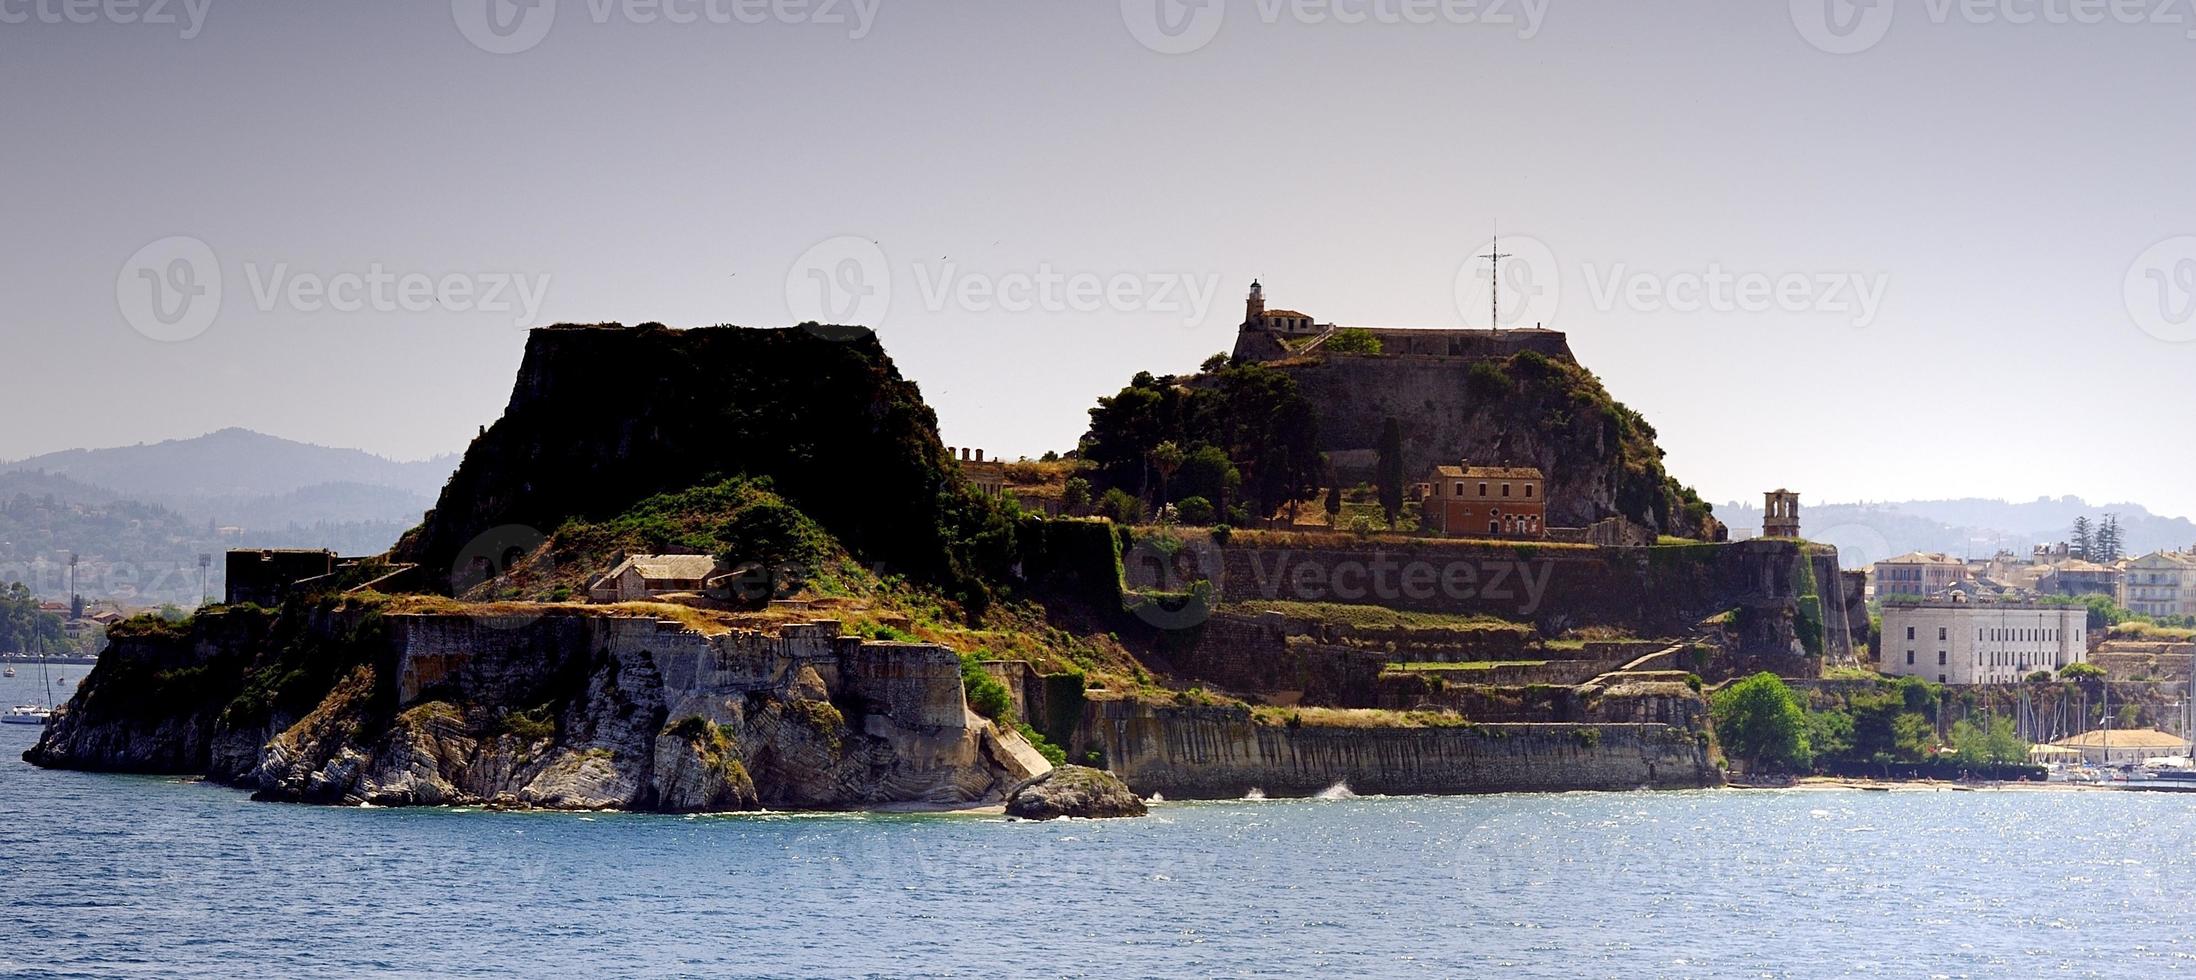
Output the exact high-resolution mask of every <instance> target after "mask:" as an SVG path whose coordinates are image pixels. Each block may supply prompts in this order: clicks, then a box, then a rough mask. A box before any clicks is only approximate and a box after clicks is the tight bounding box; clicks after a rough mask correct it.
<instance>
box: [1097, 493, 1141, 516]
mask: <svg viewBox="0 0 2196 980" xmlns="http://www.w3.org/2000/svg"><path fill="white" fill-rule="evenodd" d="M1098 513H1100V514H1102V515H1104V516H1105V517H1107V518H1109V519H1111V520H1112V521H1113V523H1115V524H1124V525H1125V524H1142V523H1144V502H1143V501H1141V500H1138V499H1136V495H1135V494H1132V493H1130V492H1128V491H1126V490H1123V489H1121V488H1119V487H1115V488H1113V489H1111V490H1108V491H1106V495H1105V496H1103V497H1100V498H1098Z"/></svg>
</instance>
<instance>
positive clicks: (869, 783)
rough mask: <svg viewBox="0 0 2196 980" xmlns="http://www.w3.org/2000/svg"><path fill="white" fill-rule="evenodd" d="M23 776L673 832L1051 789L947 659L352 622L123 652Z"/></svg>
mask: <svg viewBox="0 0 2196 980" xmlns="http://www.w3.org/2000/svg"><path fill="white" fill-rule="evenodd" d="M179 693H187V694H189V695H190V696H187V697H178V696H176V695H177V694H179ZM25 758H26V759H28V760H29V761H31V762H34V763H37V764H39V765H43V766H51V767H60V768H77V769H106V770H125V771H153V772H169V773H202V774H204V775H206V776H208V777H210V778H212V779H215V780H218V781H222V782H227V783H232V784H235V785H239V786H243V787H246V788H250V789H253V790H256V791H257V792H258V794H259V795H260V796H261V797H262V798H268V799H278V800H296V801H307V802H322V803H347V804H356V803H374V804H380V805H441V804H491V805H514V806H537V807H550V808H565V809H596V808H623V809H634V810H653V811H672V812H684V811H703V810H735V809H752V808H755V807H758V806H763V807H782V808H842V807H864V806H877V805H885V804H899V803H922V804H937V805H962V804H972V803H983V802H996V801H998V800H1001V799H1003V798H1004V794H1005V792H1006V791H1007V790H1008V789H1010V788H1012V787H1013V786H1014V785H1015V784H1016V783H1018V782H1020V781H1021V780H1024V779H1026V778H1029V777H1031V776H1033V775H1036V774H1039V773H1041V772H1043V771H1044V770H1045V769H1046V768H1047V767H1046V764H1045V763H1044V761H1043V759H1042V757H1041V756H1039V755H1037V753H1036V752H1035V751H1034V750H1033V749H1031V748H1030V746H1029V745H1028V743H1026V742H1024V741H1023V740H1022V738H1021V737H1020V736H1019V735H1016V734H1013V733H1011V732H1002V731H1000V730H999V729H998V728H996V727H995V726H994V725H993V724H992V723H990V722H988V721H986V720H984V719H982V718H980V717H978V716H977V715H975V714H974V713H972V712H970V711H969V710H968V707H967V705H966V703H965V702H964V700H963V694H962V686H961V676H960V663H959V660H958V658H957V657H956V656H955V655H954V654H953V653H952V652H951V651H948V650H945V649H942V648H939V647H934V646H928V645H924V644H896V643H873V642H866V641H863V640H861V639H859V638H856V637H842V636H840V635H839V629H838V625H837V624H836V623H829V622H819V623H813V624H805V625H803V624H795V625H787V626H784V627H782V628H781V629H780V630H778V631H777V632H774V633H764V632H755V631H735V632H729V633H715V634H712V635H705V634H703V633H700V632H696V631H694V630H690V629H687V628H686V627H685V626H683V625H682V624H680V623H679V622H677V621H672V620H651V619H636V618H620V617H616V616H609V615H595V614H584V613H582V612H580V611H576V610H571V609H565V610H559V611H551V612H549V613H548V614H546V615H539V616H538V617H535V616H528V617H526V618H522V619H513V618H508V617H506V616H493V615H463V614H451V613H443V612H427V613H406V612H386V611H384V610H382V609H380V608H378V607H376V606H373V605H370V604H369V605H361V604H357V603H331V604H327V605H324V606H322V607H321V608H318V609H314V610H311V611H310V612H309V613H308V612H307V611H306V610H302V609H298V608H296V607H294V606H293V609H292V611H291V612H290V614H288V615H284V616H281V617H277V616H275V615H274V614H271V613H268V612H265V611H261V610H257V609H250V608H238V609H229V610H222V611H216V612H210V613H208V614H206V615H204V616H201V617H200V618H199V620H198V621H197V622H196V623H195V624H193V625H192V626H191V627H190V628H189V629H186V630H157V631H152V632H130V631H125V632H124V634H123V635H122V636H120V637H118V638H117V639H116V642H115V644H114V646H113V647H112V648H111V649H110V651H109V652H108V654H107V655H106V656H105V657H103V658H102V660H101V663H100V665H99V666H98V667H97V668H96V669H95V670H93V672H92V673H91V675H90V676H88V677H87V678H85V680H84V682H83V685H82V687H81V689H80V690H79V692H78V694H77V697H76V698H75V700H73V701H72V702H71V704H70V705H69V710H68V711H67V712H66V714H65V715H63V717H62V718H61V719H60V720H59V721H57V722H56V723H55V724H54V725H53V726H52V727H51V728H50V729H48V730H47V732H46V733H45V736H44V737H43V738H41V739H40V741H39V743H38V744H37V746H35V747H34V748H32V749H31V750H30V751H29V752H28V753H26V754H25Z"/></svg>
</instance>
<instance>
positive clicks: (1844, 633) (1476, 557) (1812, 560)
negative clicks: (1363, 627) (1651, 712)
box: [1125, 534, 1866, 673]
mask: <svg viewBox="0 0 2196 980" xmlns="http://www.w3.org/2000/svg"><path fill="white" fill-rule="evenodd" d="M1196 564H1199V565H1200V566H1201V568H1200V569H1199V570H1198V571H1199V573H1200V574H1203V575H1205V576H1207V577H1208V578H1209V579H1210V580H1211V581H1213V582H1214V583H1215V585H1216V586H1217V591H1218V593H1219V599H1220V601H1221V602H1224V603H1227V604H1230V605H1238V604H1243V603H1249V604H1252V605H1255V604H1256V602H1257V601H1259V600H1262V599H1263V600H1288V601H1299V602H1339V603H1345V604H1366V605H1379V606H1383V607H1387V608H1393V609H1404V610H1412V611H1418V612H1435V613H1453V614H1462V615H1486V616H1493V617H1496V618H1501V619H1506V620H1513V621H1529V622H1531V623H1533V624H1535V625H1536V626H1537V627H1538V629H1539V630H1540V632H1541V633H1542V634H1543V635H1547V636H1554V635H1558V634H1561V633H1562V632H1564V631H1566V630H1569V629H1573V628H1577V627H1587V626H1601V627H1614V628H1619V629H1625V630H1629V631H1631V632H1632V633H1634V634H1635V635H1639V636H1652V637H1675V636H1685V635H1689V634H1691V633H1693V632H1695V631H1696V630H1697V629H1698V628H1699V625H1700V623H1701V621H1702V620H1704V619H1707V618H1710V617H1714V616H1717V615H1720V614H1723V613H1729V612H1733V611H1734V610H1736V611H1737V615H1735V616H1734V617H1732V619H1733V622H1732V623H1731V624H1730V626H1729V628H1728V632H1729V634H1730V639H1731V641H1732V642H1733V643H1734V644H1735V647H1736V649H1738V650H1740V651H1743V652H1747V653H1750V654H1756V655H1762V656H1767V657H1774V658H1783V659H1785V660H1787V661H1790V663H1787V664H1786V667H1787V668H1788V669H1798V668H1799V667H1800V665H1802V664H1804V663H1805V662H1806V661H1807V660H1809V659H1810V658H1813V657H1816V656H1827V657H1831V658H1833V659H1836V658H1847V657H1850V656H1851V655H1852V650H1853V645H1852V643H1853V641H1852V637H1853V635H1854V632H1855V628H1856V624H1855V623H1854V622H1853V620H1852V619H1851V606H1850V605H1849V604H1848V603H1847V602H1845V601H1844V598H1845V597H1844V596H1843V595H1842V594H1841V592H1840V590H1841V586H1842V580H1841V578H1840V577H1839V575H1838V568H1837V552H1836V549H1834V548H1829V547H1827V546H1822V545H1806V544H1802V543H1799V542H1794V541H1760V540H1757V541H1739V542H1731V543H1719V544H1689V545H1674V546H1666V547H1652V548H1591V547H1576V546H1571V547H1552V546H1532V545H1503V544H1493V543H1487V544H1480V543H1474V542H1450V541H1433V540H1412V539H1400V540H1397V539H1391V540H1372V541H1354V540H1347V539H1339V538H1337V539H1335V540H1334V541H1333V542H1331V543H1321V544H1318V545H1314V546H1296V545H1291V544H1267V543H1261V542H1260V540H1259V538H1258V537H1257V536H1254V535H1248V534H1244V535H1237V536H1236V538H1235V539H1234V540H1233V541H1231V542H1230V543H1229V544H1228V545H1227V546H1224V547H1212V548H1210V549H1209V550H1208V551H1207V552H1206V553H1205V554H1204V555H1202V556H1200V560H1199V561H1198V562H1197V563H1196ZM1175 567H1176V568H1177V569H1179V568H1180V567H1182V566H1181V564H1180V563H1177V565H1176V566H1175ZM1125 568H1126V573H1127V575H1128V581H1129V585H1130V587H1131V588H1137V589H1147V590H1159V589H1169V590H1179V589H1181V588H1182V587H1183V584H1182V583H1181V582H1180V581H1173V582H1168V581H1165V579H1167V578H1169V577H1173V578H1177V579H1178V578H1179V576H1178V575H1170V573H1168V572H1167V571H1166V570H1164V569H1159V568H1156V567H1154V566H1153V565H1152V563H1149V562H1136V561H1132V562H1128V563H1126V565H1125ZM1826 586H1827V588H1828V590H1829V591H1828V592H1827V594H1826V593H1825V587H1826ZM1858 629H1859V630H1862V631H1865V630H1866V625H1865V620H1862V621H1861V622H1860V624H1859V625H1858ZM1863 635H1865V634H1863ZM1800 672H1802V673H1804V672H1805V671H1804V670H1801V671H1800Z"/></svg>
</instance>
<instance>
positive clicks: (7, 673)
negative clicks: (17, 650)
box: [0, 667, 15, 677]
mask: <svg viewBox="0 0 2196 980" xmlns="http://www.w3.org/2000/svg"><path fill="white" fill-rule="evenodd" d="M14 676H15V668H13V667H9V668H7V669H5V670H0V677H14Z"/></svg>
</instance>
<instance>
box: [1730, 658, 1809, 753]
mask: <svg viewBox="0 0 2196 980" xmlns="http://www.w3.org/2000/svg"><path fill="white" fill-rule="evenodd" d="M1709 714H1710V717H1711V718H1713V720H1714V722H1715V726H1716V737H1717V738H1718V739H1721V740H1722V742H1723V750H1724V752H1726V753H1728V754H1731V755H1735V756H1737V757H1738V758H1741V759H1744V760H1745V763H1746V765H1745V768H1746V771H1747V772H1759V771H1763V770H1762V767H1763V766H1765V765H1766V766H1768V767H1770V768H1771V769H1776V770H1787V769H1795V768H1804V767H1806V766H1807V765H1808V763H1809V762H1810V761H1812V757H1813V752H1812V750H1811V748H1810V747H1809V745H1808V743H1807V728H1808V725H1807V713H1806V711H1805V710H1804V709H1802V708H1801V707H1800V703H1799V698H1798V697H1797V696H1796V695H1794V694H1793V693H1792V689H1791V688H1789V687H1786V686H1785V684H1784V681H1783V680H1781V679H1779V678H1778V677H1777V675H1775V674H1772V673H1769V672H1767V671H1763V672H1762V673H1759V674H1755V675H1754V676H1752V677H1748V678H1746V679H1745V680H1742V681H1739V682H1738V683H1736V684H1733V685H1731V686H1730V687H1727V688H1725V689H1723V690H1722V691H1720V692H1717V694H1716V697H1715V701H1714V703H1713V704H1711V705H1710V706H1709Z"/></svg>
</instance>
